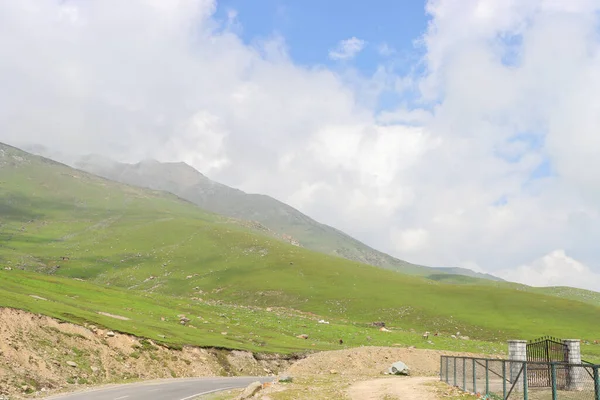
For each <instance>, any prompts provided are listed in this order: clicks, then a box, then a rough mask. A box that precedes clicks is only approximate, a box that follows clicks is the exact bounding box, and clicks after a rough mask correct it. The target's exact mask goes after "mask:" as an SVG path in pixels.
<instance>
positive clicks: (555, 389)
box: [440, 356, 600, 400]
mask: <svg viewBox="0 0 600 400" xmlns="http://www.w3.org/2000/svg"><path fill="white" fill-rule="evenodd" d="M599 375H600V365H595V364H590V363H585V362H584V363H582V364H569V363H565V362H547V363H544V362H532V361H515V360H499V359H488V358H472V357H454V356H441V358H440V380H441V381H443V382H446V383H447V384H449V385H452V386H456V387H458V388H460V389H462V390H464V391H466V392H470V393H475V394H479V395H482V396H486V397H487V398H490V399H498V400H499V399H515V400H517V399H523V400H546V399H547V400H557V399H569V400H580V399H581V400H600V377H599Z"/></svg>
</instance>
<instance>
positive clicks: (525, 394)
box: [523, 361, 529, 400]
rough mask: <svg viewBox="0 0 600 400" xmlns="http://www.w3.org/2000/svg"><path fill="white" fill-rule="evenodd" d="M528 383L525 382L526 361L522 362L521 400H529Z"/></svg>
mask: <svg viewBox="0 0 600 400" xmlns="http://www.w3.org/2000/svg"><path fill="white" fill-rule="evenodd" d="M528 392H529V383H528V382H527V361H525V362H523V400H528V399H529V393H528Z"/></svg>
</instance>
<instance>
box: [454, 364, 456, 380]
mask: <svg viewBox="0 0 600 400" xmlns="http://www.w3.org/2000/svg"><path fill="white" fill-rule="evenodd" d="M454 386H456V357H454Z"/></svg>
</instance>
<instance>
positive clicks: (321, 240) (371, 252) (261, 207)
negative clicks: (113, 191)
mask: <svg viewBox="0 0 600 400" xmlns="http://www.w3.org/2000/svg"><path fill="white" fill-rule="evenodd" d="M36 150H37V151H38V152H41V149H39V148H38V149H36ZM46 156H48V154H47V153H46ZM73 166H74V167H76V168H79V169H81V170H83V171H86V172H89V173H92V174H95V175H98V176H101V177H104V178H106V179H110V180H113V181H117V182H121V183H126V184H130V185H134V186H141V187H146V188H151V189H155V190H163V191H168V192H171V193H173V194H175V195H177V196H179V197H181V198H183V199H186V200H188V201H190V202H192V203H194V204H196V205H198V206H199V207H201V208H203V209H205V210H208V211H211V212H214V213H217V214H222V215H226V216H229V217H232V218H236V219H241V220H245V221H248V224H249V226H250V227H252V228H254V229H256V230H259V231H262V232H263V233H267V234H270V235H272V236H275V237H277V238H279V239H281V240H285V241H288V242H290V243H292V244H295V245H299V246H302V247H305V248H308V249H311V250H314V251H318V252H321V253H325V254H330V255H336V256H339V257H343V258H346V259H350V260H354V261H358V262H362V263H365V264H370V265H375V266H379V267H383V268H388V269H393V270H398V271H401V272H404V273H409V274H416V275H435V274H440V273H443V274H456V275H465V276H470V277H475V278H483V279H490V280H496V281H501V279H500V278H497V277H494V276H492V275H489V274H480V273H477V272H474V271H471V270H468V269H464V268H432V267H424V266H420V265H415V264H412V263H409V262H406V261H403V260H400V259H397V258H395V257H392V256H390V255H388V254H385V253H382V252H380V251H377V250H375V249H373V248H371V247H369V246H367V245H365V244H364V243H361V242H360V241H358V240H356V239H354V238H352V237H351V236H349V235H347V234H345V233H344V232H341V231H339V230H337V229H335V228H333V227H331V226H328V225H325V224H321V223H319V222H317V221H315V220H313V219H312V218H310V217H308V216H307V215H305V214H303V213H301V212H300V211H298V210H296V209H295V208H293V207H291V206H289V205H287V204H285V203H282V202H280V201H278V200H276V199H274V198H272V197H269V196H265V195H261V194H249V193H245V192H243V191H241V190H238V189H234V188H231V187H229V186H226V185H223V184H220V183H218V182H215V181H212V180H211V179H209V178H207V177H206V176H204V175H203V174H201V173H200V172H198V171H197V170H195V169H194V168H193V167H191V166H189V165H188V164H186V163H183V162H179V163H162V162H158V161H155V160H145V161H142V162H139V163H137V164H126V163H119V162H115V161H113V160H110V159H108V158H105V157H101V156H97V155H89V156H85V157H82V158H80V159H79V160H77V161H75V162H74V163H73Z"/></svg>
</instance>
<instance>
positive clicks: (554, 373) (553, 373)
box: [550, 363, 558, 400]
mask: <svg viewBox="0 0 600 400" xmlns="http://www.w3.org/2000/svg"><path fill="white" fill-rule="evenodd" d="M550 368H551V369H550V373H551V374H550V375H551V377H552V400H556V399H557V398H558V394H557V393H556V364H555V363H552V364H551V365H550Z"/></svg>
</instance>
